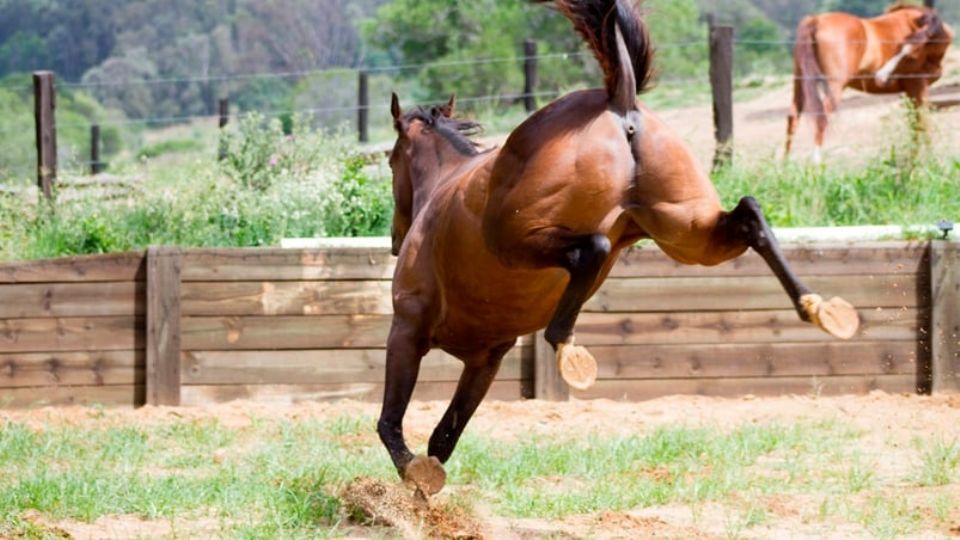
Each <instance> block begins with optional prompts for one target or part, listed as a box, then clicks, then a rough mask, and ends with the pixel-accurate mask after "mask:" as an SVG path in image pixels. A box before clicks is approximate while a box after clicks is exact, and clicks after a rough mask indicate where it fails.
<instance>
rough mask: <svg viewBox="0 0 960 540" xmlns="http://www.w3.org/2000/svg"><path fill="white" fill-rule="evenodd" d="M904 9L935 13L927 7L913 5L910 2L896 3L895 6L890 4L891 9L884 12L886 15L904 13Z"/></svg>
mask: <svg viewBox="0 0 960 540" xmlns="http://www.w3.org/2000/svg"><path fill="white" fill-rule="evenodd" d="M904 9H918V10H920V11H925V12H929V11H933V10H931V9H930V8H928V7H926V6H920V5H917V4H911V3H909V2H894V3H893V4H890V6H889V7H887V10H886V11H884V13H894V12H896V11H902V10H904Z"/></svg>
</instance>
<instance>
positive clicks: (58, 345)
mask: <svg viewBox="0 0 960 540" xmlns="http://www.w3.org/2000/svg"><path fill="white" fill-rule="evenodd" d="M144 324H145V323H144V319H143V318H142V317H71V318H64V317H56V318H46V319H0V353H9V352H59V351H118V350H119V351H127V350H134V349H142V348H143V347H144V344H145V339H144Z"/></svg>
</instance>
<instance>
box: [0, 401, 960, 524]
mask: <svg viewBox="0 0 960 540" xmlns="http://www.w3.org/2000/svg"><path fill="white" fill-rule="evenodd" d="M446 406H447V404H446V402H415V403H413V404H411V407H410V409H409V412H408V415H407V419H406V426H405V428H406V432H407V436H408V438H409V439H410V442H411V443H412V445H415V447H423V446H424V445H425V443H426V441H427V438H428V437H429V434H430V432H431V430H432V429H433V427H434V425H435V424H436V422H437V421H438V420H439V418H440V416H441V415H442V413H443V411H444V409H445V408H446ZM378 411H379V408H378V405H377V404H373V403H362V402H355V401H343V402H338V403H315V402H304V403H299V404H292V405H264V404H260V403H252V402H233V403H227V404H223V405H218V406H212V407H204V408H166V407H146V408H142V409H139V410H96V411H94V410H91V409H87V408H81V407H76V408H71V407H67V408H41V409H35V410H27V411H3V412H0V422H2V421H3V420H11V421H16V422H24V423H27V424H33V425H36V426H41V425H45V426H51V425H58V424H67V425H92V424H93V423H96V424H97V425H101V426H102V425H104V424H108V425H109V424H112V423H117V424H137V425H141V426H143V425H146V424H151V423H166V422H170V421H173V420H175V421H181V420H185V419H186V420H189V419H209V418H216V419H218V420H219V421H220V422H221V423H222V424H224V425H225V426H233V427H237V428H240V427H244V426H248V425H250V423H251V422H252V421H253V420H254V419H255V418H264V417H269V418H274V419H289V420H293V421H297V420H307V419H317V420H334V419H336V418H340V417H342V416H344V415H350V416H352V415H357V416H363V417H369V418H374V417H376V415H377V413H378ZM821 420H830V421H835V422H838V423H840V424H841V425H843V426H846V427H849V428H851V429H852V430H855V431H856V432H858V433H860V434H861V436H860V437H859V438H858V439H857V440H856V442H855V443H854V444H856V446H857V450H858V452H860V454H861V455H862V456H865V457H866V458H867V459H869V460H870V461H871V463H875V464H876V470H875V471H874V474H875V478H876V480H877V482H878V483H879V484H880V485H881V486H883V489H884V490H889V492H893V493H898V494H902V495H903V496H905V497H907V499H908V500H912V499H911V497H929V496H931V494H942V495H948V496H950V497H952V500H955V501H956V500H960V484H956V483H955V484H948V485H947V486H941V487H936V488H919V487H916V486H913V485H910V484H909V483H906V482H905V481H904V478H905V477H907V476H909V473H910V470H911V469H910V467H915V466H916V463H917V462H918V455H917V453H918V450H917V449H916V447H915V445H914V444H912V441H914V440H915V439H917V438H920V439H924V440H930V439H932V438H934V437H940V438H943V440H946V441H950V440H956V439H958V438H960V395H945V396H933V397H929V396H916V395H906V394H903V395H890V394H886V393H883V392H874V393H872V394H870V395H867V396H842V397H828V398H824V397H813V396H785V397H776V398H757V397H752V396H746V397H744V398H739V399H719V398H707V397H698V396H673V397H665V398H661V399H656V400H651V401H646V402H641V403H626V402H616V401H609V400H596V401H570V402H563V403H554V402H543V401H520V402H486V403H484V404H482V405H481V407H480V409H479V410H478V412H477V415H476V417H475V418H474V419H473V420H472V421H471V423H470V425H469V427H468V430H469V431H471V432H473V433H474V434H477V435H480V436H483V437H489V438H494V439H502V440H505V441H509V440H516V439H520V438H524V439H527V438H536V437H538V436H553V435H557V434H570V433H578V432H593V433H598V434H601V435H610V436H617V435H632V434H645V433H650V432H652V431H653V430H655V429H657V428H658V427H663V426H672V427H677V426H689V427H711V428H717V429H721V430H726V429H734V428H737V427H741V426H744V425H749V424H751V423H757V424H767V423H780V424H789V423H791V422H816V421H821ZM371 437H373V435H372V434H371ZM456 490H457V487H456V486H453V487H448V488H447V489H446V490H445V491H444V493H442V494H441V496H439V497H440V499H439V500H440V501H441V502H442V501H443V497H444V496H450V495H451V494H452V493H453V494H455V492H456ZM346 491H347V492H345V493H344V494H343V495H342V497H343V498H344V499H346V500H349V501H352V502H354V503H356V504H358V505H359V506H363V507H365V508H366V509H367V511H368V513H370V514H376V515H379V516H380V517H381V519H380V525H379V526H373V527H348V528H347V529H344V530H342V531H341V532H342V533H346V534H347V535H348V536H351V535H352V536H355V537H382V536H383V535H386V536H388V537H389V536H397V535H399V536H401V537H407V538H412V537H418V535H419V534H420V532H419V531H422V529H420V528H418V524H417V520H420V522H421V523H422V522H426V523H428V524H430V525H431V526H432V527H433V530H435V531H440V532H442V533H443V534H445V535H449V536H461V537H485V538H497V539H499V538H539V537H559V538H651V537H657V538H727V537H729V535H730V529H729V520H730V513H729V508H724V507H723V506H722V505H721V504H714V503H706V504H703V505H702V506H701V507H699V508H698V509H697V510H696V515H694V510H692V509H691V507H690V506H688V505H667V506H654V507H647V508H637V509H634V510H628V511H618V512H613V511H605V512H599V513H595V514H588V515H579V516H573V517H569V518H566V519H563V520H542V519H508V518H502V517H496V516H492V515H487V516H485V515H482V514H483V511H482V509H481V511H480V514H481V515H476V516H471V517H466V516H458V515H451V514H449V513H444V512H442V511H438V510H437V506H436V505H435V504H433V505H429V506H423V505H419V506H418V503H417V501H415V500H414V498H413V497H412V495H411V494H410V492H409V490H407V489H404V488H403V487H402V486H401V485H400V484H399V483H391V482H382V481H374V480H369V481H368V480H360V481H359V483H356V484H354V485H351V486H349V487H348V488H347V490H346ZM814 499H815V497H812V496H809V495H807V496H804V495H798V496H771V497H768V498H767V499H764V504H765V506H766V508H764V511H765V512H766V514H767V516H768V519H767V520H766V521H765V522H764V523H762V524H760V525H757V526H754V527H751V528H749V529H746V530H744V531H741V532H739V533H738V534H739V536H740V537H744V538H788V537H789V538H869V537H871V535H870V534H868V533H867V531H865V530H864V529H863V528H862V527H861V526H859V525H856V524H846V523H840V524H837V523H833V524H831V525H830V526H829V528H824V527H825V525H824V523H822V522H820V521H818V520H816V519H809V518H810V516H811V515H813V514H815V513H816V507H817V505H818V504H819V503H820V502H819V501H818V500H814ZM435 500H437V499H435ZM951 512H952V514H951V519H952V521H951V522H950V523H949V524H948V525H946V526H943V525H942V523H941V524H940V525H937V526H934V525H931V526H930V528H929V530H922V531H919V532H917V533H916V534H915V535H913V536H912V537H914V538H948V537H951V536H956V535H960V508H955V509H953V510H951ZM45 525H46V526H47V527H48V530H49V529H50V528H54V529H55V530H62V531H63V532H64V533H66V534H69V535H70V536H72V537H74V538H129V537H137V536H146V537H155V536H156V537H159V536H167V535H169V534H177V532H176V529H177V528H179V530H180V531H189V534H191V535H192V534H202V533H203V531H207V532H208V533H211V534H215V531H216V529H217V523H216V522H215V520H211V522H210V523H207V524H204V523H196V522H194V523H189V522H183V523H179V522H177V521H174V522H173V523H171V522H169V521H166V522H162V523H157V522H149V521H142V520H139V519H137V518H132V517H125V516H117V517H110V516H107V517H103V518H101V519H99V520H97V521H96V522H94V523H77V522H72V521H64V522H58V523H49V522H47V523H45ZM384 527H389V528H384ZM181 534H182V532H181Z"/></svg>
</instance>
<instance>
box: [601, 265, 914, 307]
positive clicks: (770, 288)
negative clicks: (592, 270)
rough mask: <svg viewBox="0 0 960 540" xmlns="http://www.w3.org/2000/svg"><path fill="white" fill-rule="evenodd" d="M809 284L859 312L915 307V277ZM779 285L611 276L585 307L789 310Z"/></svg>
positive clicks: (827, 279) (757, 280)
mask: <svg viewBox="0 0 960 540" xmlns="http://www.w3.org/2000/svg"><path fill="white" fill-rule="evenodd" d="M804 281H805V282H806V284H807V285H808V286H809V287H810V288H811V289H813V290H814V291H817V292H818V293H820V294H822V295H823V296H824V297H825V298H831V297H833V296H840V297H842V298H843V299H844V300H847V301H848V302H850V303H851V304H853V305H854V306H857V307H860V308H873V307H916V306H917V305H918V294H917V278H916V276H915V275H913V274H901V275H896V274H886V275H875V276H874V275H870V276H812V277H809V278H807V279H805V280H804ZM792 307H793V304H792V303H791V302H790V298H789V297H788V296H787V294H786V293H785V292H784V291H783V287H782V286H781V285H780V282H779V281H778V280H777V279H776V278H775V277H773V276H768V277H698V278H684V277H674V278H633V279H627V278H612V279H608V280H607V281H606V282H604V284H603V286H601V288H600V290H598V291H597V293H596V294H595V295H594V296H593V298H591V299H590V300H589V301H588V302H587V303H586V304H585V305H584V311H587V312H590V311H592V312H650V311H655V312H663V311H732V310H756V309H791V308H792Z"/></svg>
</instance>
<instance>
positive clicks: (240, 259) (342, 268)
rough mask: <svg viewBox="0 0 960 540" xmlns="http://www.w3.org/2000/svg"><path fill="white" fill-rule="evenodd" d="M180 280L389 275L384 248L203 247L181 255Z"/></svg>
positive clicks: (389, 259)
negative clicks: (182, 267)
mask: <svg viewBox="0 0 960 540" xmlns="http://www.w3.org/2000/svg"><path fill="white" fill-rule="evenodd" d="M183 263H184V269H183V276H182V278H183V281H184V282H189V281H307V280H317V279H391V278H392V277H393V268H394V265H395V264H396V263H395V259H394V258H393V257H392V256H391V255H390V251H389V250H387V249H371V248H362V249H359V248H358V249H352V248H339V249H323V250H321V249H272V248H271V249H261V248H255V249H204V250H187V251H185V252H184V256H183Z"/></svg>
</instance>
